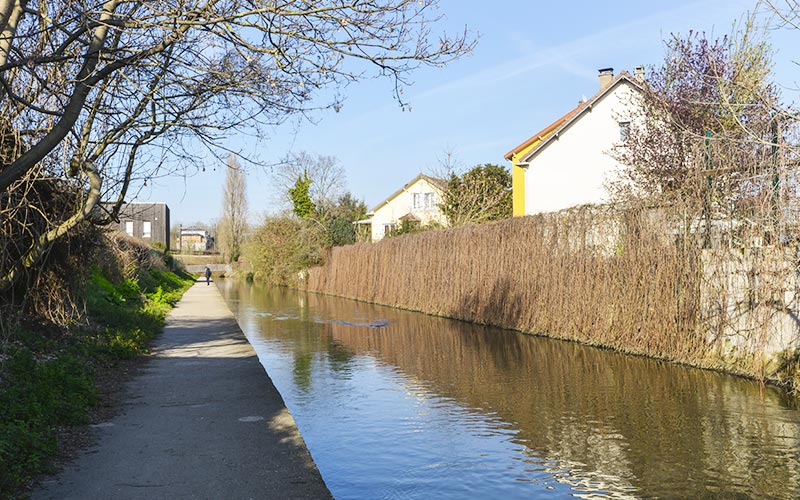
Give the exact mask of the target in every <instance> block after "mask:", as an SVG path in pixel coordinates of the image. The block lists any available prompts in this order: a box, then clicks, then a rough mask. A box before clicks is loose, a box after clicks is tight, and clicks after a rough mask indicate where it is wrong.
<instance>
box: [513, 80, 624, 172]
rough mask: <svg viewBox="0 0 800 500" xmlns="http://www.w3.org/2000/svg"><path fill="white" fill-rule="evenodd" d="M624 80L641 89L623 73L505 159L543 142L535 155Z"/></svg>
mask: <svg viewBox="0 0 800 500" xmlns="http://www.w3.org/2000/svg"><path fill="white" fill-rule="evenodd" d="M623 79H624V80H626V81H628V82H629V83H631V84H633V85H634V86H635V87H636V88H639V84H638V83H636V82H635V81H634V80H633V79H632V78H631V76H630V74H629V73H628V72H627V71H623V72H621V73H620V74H618V75H617V76H616V77H615V78H614V79H613V80H612V81H611V83H609V84H608V85H607V86H606V87H605V88H604V89H602V90H600V91H599V92H598V93H596V94H595V95H593V96H592V97H590V98H589V99H587V100H585V101H583V102H581V103H580V104H578V105H577V106H576V107H575V108H573V109H572V110H571V111H569V112H568V113H567V114H565V115H564V116H562V117H561V118H559V119H558V120H556V121H554V122H553V123H551V124H550V125H548V126H546V127H545V128H543V129H542V130H540V131H539V132H537V133H535V134H533V135H532V136H531V137H529V138H528V139H527V140H525V142H523V143H522V144H520V145H519V146H517V147H515V148H514V149H512V150H511V151H509V152H508V153H506V154H505V159H506V160H511V159H512V158H513V157H514V155H515V154H517V153H519V152H520V151H522V150H524V149H525V148H527V147H529V146H530V145H531V144H534V143H535V142H536V141H541V143H540V144H539V146H537V147H536V148H534V149H533V150H532V151H531V152H530V153H533V152H535V151H537V150H538V149H539V148H541V147H542V146H544V144H545V142H546V141H545V139H547V137H549V136H550V135H551V134H553V133H554V132H556V131H560V130H562V129H565V128H566V127H568V126H569V125H570V124H571V123H572V122H573V121H574V120H575V119H576V118H577V117H578V116H580V115H581V114H582V112H583V111H584V110H586V109H589V108H591V107H592V105H593V104H594V103H595V102H597V101H598V100H600V98H601V97H603V96H604V95H606V94H607V93H608V92H609V91H610V90H611V89H612V88H614V87H615V86H616V85H617V83H619V82H620V81H621V80H623ZM530 153H529V154H530Z"/></svg>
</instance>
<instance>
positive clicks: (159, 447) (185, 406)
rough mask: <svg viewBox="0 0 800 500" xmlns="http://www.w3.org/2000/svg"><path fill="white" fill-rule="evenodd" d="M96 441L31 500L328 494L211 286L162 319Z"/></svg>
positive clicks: (197, 289) (200, 287)
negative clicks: (158, 333) (150, 346)
mask: <svg viewBox="0 0 800 500" xmlns="http://www.w3.org/2000/svg"><path fill="white" fill-rule="evenodd" d="M152 352H153V354H152V356H151V357H150V359H148V360H147V361H146V362H145V364H144V366H143V368H142V370H141V371H140V372H139V373H138V374H137V375H135V376H134V377H133V378H132V379H131V380H130V381H129V382H128V384H127V388H126V391H127V395H126V398H125V401H126V402H125V403H124V404H123V407H122V408H121V410H120V412H119V413H118V415H117V416H116V417H114V418H113V419H112V420H111V421H109V422H105V423H102V424H99V425H97V426H95V429H94V432H96V433H97V437H98V439H97V442H96V444H95V445H94V446H93V447H91V448H89V449H87V450H85V451H83V452H82V453H81V454H80V456H79V457H78V458H77V459H76V460H75V461H73V462H72V463H70V464H69V465H67V466H66V467H65V469H64V470H63V471H62V472H61V473H60V474H59V475H58V476H56V477H54V478H52V479H50V480H48V481H45V482H44V483H43V484H42V485H41V486H40V487H39V488H38V489H37V490H36V491H34V492H33V495H32V497H33V498H34V499H56V498H57V499H82V500H83V499H107V498H114V499H142V498H148V499H149V498H170V499H171V498H209V499H212V498H214V499H216V498H219V499H223V498H224V499H237V498H256V499H270V498H275V499H306V498H332V497H331V494H330V492H329V491H328V488H327V487H326V486H325V483H324V482H323V480H322V477H321V476H320V474H319V471H318V470H317V468H316V465H315V464H314V462H313V460H312V458H311V455H310V453H309V452H308V449H307V448H306V445H305V443H304V441H303V439H302V437H301V436H300V433H299V432H298V430H297V427H296V425H295V422H294V419H293V418H292V416H291V415H290V414H289V411H288V410H287V409H286V406H285V405H284V402H283V399H282V398H281V396H280V394H279V393H278V391H277V390H276V389H275V386H274V385H273V384H272V381H271V380H270V379H269V377H268V376H267V374H266V373H265V372H264V368H263V367H262V366H261V364H260V363H259V361H258V358H257V357H256V353H255V352H254V351H253V349H252V347H251V346H250V344H249V343H248V342H247V340H246V338H245V337H244V334H243V333H242V331H241V330H240V329H239V326H238V325H237V323H236V321H235V319H234V317H233V315H232V314H231V312H230V310H229V309H228V307H227V306H226V305H225V303H224V301H223V299H222V297H221V295H220V293H219V291H218V290H217V287H216V286H214V285H213V284H212V285H211V286H207V285H206V283H205V282H199V283H197V284H195V285H194V286H193V287H192V288H191V289H189V290H188V291H187V292H186V294H185V295H184V297H183V299H182V300H181V302H180V303H179V304H178V306H177V307H176V308H175V309H174V310H173V311H172V312H171V314H170V316H169V317H168V319H167V324H166V327H165V328H164V332H163V334H162V335H161V336H159V338H158V339H157V340H156V342H155V345H154V346H153V350H152Z"/></svg>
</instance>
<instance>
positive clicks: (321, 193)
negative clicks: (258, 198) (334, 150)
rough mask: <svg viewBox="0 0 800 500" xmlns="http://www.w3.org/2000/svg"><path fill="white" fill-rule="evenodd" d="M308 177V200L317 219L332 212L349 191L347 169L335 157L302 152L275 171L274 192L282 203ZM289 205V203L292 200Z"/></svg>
mask: <svg viewBox="0 0 800 500" xmlns="http://www.w3.org/2000/svg"><path fill="white" fill-rule="evenodd" d="M304 175H308V178H309V179H310V180H311V185H310V186H309V193H308V194H309V196H310V197H311V201H312V203H313V204H314V207H315V210H316V212H317V214H318V215H320V216H323V217H324V216H325V215H326V214H327V213H328V212H330V210H331V208H332V207H333V205H334V203H335V202H336V200H337V199H338V198H339V197H340V196H342V195H343V194H344V193H345V191H346V190H347V181H346V179H347V177H346V174H345V171H344V167H343V166H342V164H341V163H339V159H338V158H336V157H335V156H326V155H322V154H315V153H309V152H307V151H300V152H298V153H293V154H291V155H289V156H288V157H287V158H286V159H285V160H284V161H283V162H281V165H280V166H279V167H278V168H277V169H275V170H274V171H273V180H274V184H275V188H276V189H277V190H278V192H279V194H280V196H282V197H283V199H286V200H289V199H288V198H287V196H288V195H287V193H288V192H289V189H291V188H293V187H294V185H295V183H296V182H297V179H298V178H302V177H303V176H304ZM289 201H290V200H289Z"/></svg>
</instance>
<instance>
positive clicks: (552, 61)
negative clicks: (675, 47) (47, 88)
mask: <svg viewBox="0 0 800 500" xmlns="http://www.w3.org/2000/svg"><path fill="white" fill-rule="evenodd" d="M440 6H441V11H442V13H443V14H444V15H445V19H444V20H443V22H442V24H441V25H440V26H441V27H442V28H443V29H444V30H445V31H448V32H458V31H462V30H463V29H464V27H466V28H467V29H469V30H470V31H471V32H472V33H473V34H477V36H478V44H477V46H476V48H475V49H474V51H473V52H472V54H471V55H469V56H466V57H464V58H462V59H459V60H457V61H455V62H453V63H450V64H449V65H448V66H446V67H445V68H421V69H420V70H418V71H416V72H415V73H414V74H412V75H411V80H412V81H413V82H414V83H413V85H411V86H410V87H408V88H406V89H405V93H404V98H405V99H406V101H407V102H408V103H409V104H410V105H411V107H412V110H411V111H410V112H409V111H402V110H401V109H400V106H399V105H398V103H397V102H396V101H395V100H394V99H393V94H392V91H393V85H392V82H391V81H389V80H388V79H383V80H381V79H377V80H375V79H373V80H366V81H361V82H358V83H356V84H352V85H350V86H349V87H348V88H347V89H345V95H346V100H345V102H344V106H343V107H342V108H341V109H340V111H339V112H338V113H337V112H334V111H333V110H329V111H322V112H319V113H317V114H315V115H313V121H308V120H302V121H298V120H290V121H289V122H287V123H285V124H283V125H281V126H278V127H274V128H271V129H269V130H268V131H267V134H268V135H267V136H265V137H262V138H259V139H258V140H255V139H253V138H246V137H237V136H233V137H231V138H230V139H228V140H227V142H226V145H227V146H228V147H230V148H231V149H233V150H236V151H240V152H241V156H242V157H253V158H258V159H260V160H261V161H262V162H264V163H267V164H274V163H277V162H278V161H279V160H280V159H282V158H285V157H286V156H287V154H289V153H291V152H299V151H307V152H311V153H317V154H323V155H329V156H335V157H337V158H338V159H339V161H340V162H341V165H342V166H343V167H344V170H345V172H346V176H347V188H348V190H349V191H350V192H351V193H353V195H354V196H355V197H356V198H358V199H361V200H363V201H364V202H365V203H366V204H367V206H368V207H369V208H372V207H374V206H375V205H377V204H379V203H380V202H381V201H383V200H384V199H386V198H387V197H388V196H389V195H390V194H392V193H393V192H395V191H396V190H397V189H399V188H400V187H402V186H403V185H404V184H405V183H406V182H408V181H409V180H411V179H412V178H414V177H415V176H416V175H418V174H419V173H431V172H436V171H441V168H440V165H441V163H442V161H443V159H444V157H445V156H446V154H447V152H450V153H452V155H453V157H454V158H456V159H457V160H458V161H459V162H460V163H461V164H462V165H463V166H465V167H469V166H474V165H478V164H483V163H495V164H500V165H505V166H506V167H510V165H509V164H508V162H507V161H506V160H505V159H504V155H505V153H506V152H508V151H509V150H510V149H512V148H514V147H515V146H516V145H518V144H519V143H521V142H523V141H524V140H525V139H527V138H528V137H530V136H531V135H532V134H534V133H535V132H536V131H538V130H540V129H542V128H543V127H545V126H546V125H548V124H550V123H551V122H552V121H554V120H555V119H557V118H558V117H560V116H561V115H563V114H564V113H566V112H567V111H569V110H570V109H572V108H573V107H575V105H577V103H578V101H579V100H580V99H581V98H582V97H590V96H592V95H593V94H595V93H596V92H597V91H598V79H597V70H598V69H600V68H607V67H613V68H614V70H615V74H616V73H618V72H619V71H621V70H627V71H629V72H631V73H632V72H633V68H634V67H636V66H639V65H644V66H646V67H649V66H652V65H657V64H659V62H660V61H661V60H663V57H664V42H663V41H664V39H665V38H667V37H669V36H670V34H671V33H682V34H686V33H688V32H689V31H690V30H694V31H700V32H706V33H707V34H709V35H713V36H714V37H718V36H722V35H725V34H728V33H730V32H731V30H732V28H733V24H734V22H736V21H737V20H740V19H741V18H742V16H743V15H744V14H745V13H747V12H748V10H752V9H753V8H754V6H755V2H754V1H746V0H699V1H698V0H695V1H692V0H675V1H671V2H642V1H641V0H617V1H613V2H583V1H571V2H533V1H529V0H496V1H494V2H487V1H485V0H480V1H479V0H442V1H441V3H440ZM798 41H800V33H796V32H795V33H790V32H776V33H773V34H772V35H771V42H772V45H773V48H774V49H775V50H776V55H775V77H776V80H777V82H778V83H779V84H780V85H783V86H784V87H786V90H784V95H785V96H786V98H787V100H792V101H795V100H797V98H800V92H797V91H796V90H792V89H793V88H797V87H798V82H800V74H798V67H797V65H795V64H794V63H793V59H792V52H793V50H792V47H796V46H798V43H797V42H798ZM798 59H800V55H798ZM240 162H241V163H242V164H243V165H244V166H245V167H246V168H247V184H248V189H247V202H248V206H249V214H248V215H249V219H250V222H251V223H258V221H259V220H260V219H262V218H263V217H264V215H266V214H271V213H276V212H278V211H280V210H281V209H284V208H286V205H281V203H280V193H278V192H277V191H276V189H275V187H274V183H273V182H272V173H271V171H270V168H277V167H263V166H259V165H252V164H249V163H248V162H247V161H243V160H240ZM224 182H225V166H224V165H223V164H222V163H219V164H216V163H215V162H213V161H210V162H209V165H207V166H206V168H205V171H200V172H198V173H196V174H194V175H191V176H187V177H172V178H167V179H158V180H154V181H151V182H150V183H149V184H148V186H147V187H145V188H143V189H142V190H141V191H140V192H139V195H138V198H137V200H136V201H163V202H166V203H167V204H168V206H169V207H170V211H171V220H172V224H183V225H184V226H185V225H191V224H193V223H196V222H203V223H206V224H210V225H211V224H214V223H215V221H216V220H218V219H219V216H220V213H221V205H222V187H223V185H224Z"/></svg>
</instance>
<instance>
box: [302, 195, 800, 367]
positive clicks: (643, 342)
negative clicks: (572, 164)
mask: <svg viewBox="0 0 800 500" xmlns="http://www.w3.org/2000/svg"><path fill="white" fill-rule="evenodd" d="M678 226H679V224H676V223H670V222H668V221H667V220H666V218H665V216H664V215H663V214H660V215H659V214H656V213H649V214H647V215H643V214H642V213H635V212H629V213H625V214H613V213H608V212H603V211H601V210H598V209H593V208H584V209H575V210H571V211H568V212H561V213H557V214H545V215H539V216H532V217H524V218H514V219H510V220H505V221H501V222H498V223H493V224H485V225H479V226H468V227H461V228H455V229H450V230H446V231H434V232H426V233H422V234H417V235H409V236H405V237H400V238H392V239H388V240H385V241H381V242H380V243H378V244H356V245H351V246H347V247H341V248H334V249H333V250H332V251H331V252H330V254H329V256H328V259H327V263H326V265H325V266H324V267H321V268H316V269H312V271H311V272H310V274H309V279H308V284H307V287H308V289H309V290H311V291H318V292H322V293H328V294H333V295H339V296H343V297H349V298H354V299H358V300H364V301H368V302H375V303H379V304H385V305H390V306H396V307H402V308H406V309H411V310H417V311H423V312H426V313H431V314H437V315H443V316H447V317H452V318H458V319H464V320H468V321H474V322H478V323H485V324H491V325H498V326H503V327H508V328H513V329H517V330H521V331H526V332H533V333H542V334H545V335H548V336H552V337H557V338H564V339H571V340H577V341H580V342H584V343H588V344H592V345H601V346H606V347H611V348H613V349H616V350H619V351H622V352H628V353H635V354H644V355H648V356H655V357H659V358H663V359H668V360H673V361H680V362H686V363H690V364H694V365H698V366H704V367H715V368H720V367H721V368H725V369H729V370H733V371H736V372H739V373H744V374H748V375H753V376H763V375H767V376H769V375H771V374H772V373H773V370H774V365H773V366H765V365H764V364H763V363H762V360H763V359H764V356H765V354H770V353H772V352H774V351H775V350H776V349H774V347H775V344H774V342H773V343H772V345H770V342H767V341H766V340H765V339H766V335H767V330H768V329H769V325H770V322H771V321H772V318H773V317H774V316H775V314H776V313H777V312H780V311H781V310H782V309H785V307H786V304H782V303H779V302H776V301H774V300H772V299H770V298H772V297H776V296H778V297H783V294H784V292H785V288H786V287H787V286H788V287H791V286H793V285H791V284H790V279H789V277H788V275H786V273H788V272H790V271H792V269H794V268H793V267H792V266H791V265H789V266H787V265H784V264H785V263H783V264H780V265H778V266H777V267H775V266H774V263H772V264H770V263H769V258H767V257H768V254H769V252H754V251H749V250H748V252H746V253H745V254H746V255H747V256H748V257H747V259H745V260H747V261H748V262H747V263H746V265H744V266H742V265H738V267H737V266H728V267H730V268H731V269H730V270H727V271H725V272H728V273H729V274H728V275H726V276H729V277H730V278H729V277H726V276H721V275H720V269H717V267H720V266H719V265H718V263H725V262H734V261H736V260H737V259H738V261H739V262H740V264H741V261H742V255H743V251H742V250H741V249H738V248H729V246H728V245H727V244H721V243H719V242H717V243H715V248H714V249H713V251H714V252H716V253H715V254H714V257H713V259H714V260H713V261H709V259H708V258H704V259H701V258H700V255H701V254H702V253H703V252H706V253H708V252H709V251H704V250H701V249H700V244H701V243H700V242H698V241H696V240H695V238H694V237H689V238H687V239H686V240H681V238H680V236H679V235H680V233H681V232H687V233H688V232H690V231H681V230H677V229H676V227H678ZM718 239H719V240H720V241H721V242H723V240H724V238H718ZM718 247H719V248H718ZM778 253H780V252H773V255H777V254H778ZM787 255H788V254H787ZM751 257H752V258H751ZM781 258H783V257H781ZM773 260H774V259H773ZM704 261H705V262H706V267H708V269H707V270H706V271H704V270H703V266H702V264H701V262H704ZM708 262H712V263H715V264H716V265H714V266H709V265H708ZM769 266H772V267H771V268H770V267H769ZM781 266H782V267H781ZM734 268H736V269H734ZM745 268H746V269H745ZM775 269H781V270H780V271H778V272H777V275H780V276H778V278H777V279H775V278H774V277H773V278H772V279H755V280H753V279H749V280H748V279H740V278H739V277H738V275H742V276H744V275H745V274H749V275H752V276H762V277H766V276H767V275H770V276H771V275H773V274H776V273H775V272H773V271H774V270H775ZM729 271H730V272H729ZM730 273H738V274H737V276H735V277H734V276H733V275H732V274H730ZM784 275H786V276H784ZM737 297H738V298H737ZM753 297H755V298H756V300H753ZM761 298H764V300H761ZM740 299H741V300H740ZM784 315H785V314H784ZM784 319H785V318H784ZM784 324H785V325H788V323H787V322H786V321H784ZM795 330H796V328H792V327H791V325H788V329H787V330H785V331H784V332H783V339H784V341H785V340H786V332H787V331H788V332H789V333H788V335H789V336H790V338H794V337H796V332H795ZM782 345H783V346H785V345H786V343H785V342H784V343H783V344H782ZM768 347H769V349H768Z"/></svg>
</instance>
